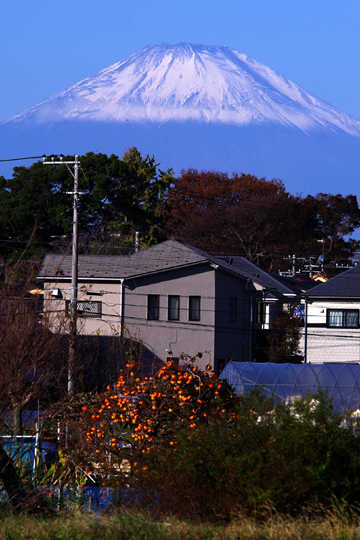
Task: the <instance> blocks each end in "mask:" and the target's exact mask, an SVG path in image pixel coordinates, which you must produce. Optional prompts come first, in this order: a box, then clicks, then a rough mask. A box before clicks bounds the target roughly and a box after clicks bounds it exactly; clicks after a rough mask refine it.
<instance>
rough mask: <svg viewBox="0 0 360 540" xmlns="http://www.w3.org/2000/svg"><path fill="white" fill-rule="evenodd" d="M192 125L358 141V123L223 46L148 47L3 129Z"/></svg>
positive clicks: (24, 114) (181, 45) (15, 119)
mask: <svg viewBox="0 0 360 540" xmlns="http://www.w3.org/2000/svg"><path fill="white" fill-rule="evenodd" d="M64 120H65V121H69V120H70V121H74V120H75V121H93V122H101V123H123V122H127V121H129V122H150V123H157V124H164V123H166V122H185V121H188V120H190V121H195V122H199V123H207V124H210V123H211V124H225V125H233V126H246V125H262V124H276V125H279V126H284V127H292V128H299V129H300V130H302V131H304V132H307V133H308V132H310V131H312V130H313V129H316V128H325V129H327V130H331V131H338V130H340V131H342V132H345V133H347V134H348V135H352V136H357V137H358V136H360V122H359V121H358V120H356V119H354V118H352V117H351V116H349V115H347V114H345V113H343V112H342V111H340V110H338V109H336V108H334V107H332V106H331V105H329V104H328V103H326V102H324V101H322V100H321V99H319V98H317V97H315V96H313V95H311V94H309V93H307V92H306V91H305V90H303V89H302V88H300V87H299V86H297V85H296V84H294V83H292V82H291V81H289V80H287V79H285V78H284V77H282V76H281V75H279V74H277V73H276V72H275V71H273V70H271V69H270V68H268V67H266V66H264V65H262V64H260V63H259V62H256V61H255V60H252V59H251V58H249V57H248V56H246V55H244V54H240V53H238V52H236V51H234V50H232V49H230V48H228V47H209V46H203V45H192V44H187V43H180V44H178V45H167V44H162V43H160V44H158V45H154V46H148V47H145V48H144V49H142V50H140V51H139V52H137V53H136V54H133V55H132V56H130V57H129V58H126V59H125V60H122V61H121V62H118V63H117V64H114V65H113V66H111V67H109V68H107V69H104V70H103V71H100V72H99V73H98V74H97V75H95V76H94V77H89V78H88V79H85V80H84V81H81V82H79V83H78V84H76V85H74V86H72V87H70V88H68V89H67V90H65V91H64V92H61V93H60V94H57V95H55V96H53V97H51V98H50V99H47V100H46V101H43V102H42V103H39V104H38V105H35V106H34V107H32V108H30V109H28V110H26V111H24V112H23V113H21V114H19V115H17V116H15V117H13V118H11V119H10V120H8V121H7V122H8V123H12V124H14V123H23V122H26V123H27V122H31V123H36V124H40V125H43V124H49V123H54V122H61V121H64Z"/></svg>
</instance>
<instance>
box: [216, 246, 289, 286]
mask: <svg viewBox="0 0 360 540" xmlns="http://www.w3.org/2000/svg"><path fill="white" fill-rule="evenodd" d="M219 259H221V260H224V261H225V260H226V261H229V263H230V264H231V266H232V267H233V268H236V270H238V271H239V272H240V273H241V275H243V276H244V277H246V278H247V279H251V281H253V282H255V283H258V284H259V285H260V286H261V287H264V288H265V289H267V290H268V291H269V292H270V293H274V294H283V295H285V296H290V295H291V296H294V295H295V294H298V293H297V292H296V293H295V291H294V290H293V289H292V288H291V287H289V286H287V285H286V284H285V283H283V282H282V281H281V280H278V279H277V276H276V277H275V276H272V275H271V274H269V273H268V272H266V271H265V270H262V269H261V268H259V266H256V264H254V263H252V262H250V261H249V260H248V259H245V257H238V256H234V257H219Z"/></svg>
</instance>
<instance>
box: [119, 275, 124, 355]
mask: <svg viewBox="0 0 360 540" xmlns="http://www.w3.org/2000/svg"><path fill="white" fill-rule="evenodd" d="M124 289H125V288H124V278H121V279H120V306H119V316H120V341H121V345H122V340H123V335H124V296H125V290H124Z"/></svg>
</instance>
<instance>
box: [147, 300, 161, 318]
mask: <svg viewBox="0 0 360 540" xmlns="http://www.w3.org/2000/svg"><path fill="white" fill-rule="evenodd" d="M159 304H160V296H159V295H158V294H148V308H147V318H148V320H150V321H158V320H159Z"/></svg>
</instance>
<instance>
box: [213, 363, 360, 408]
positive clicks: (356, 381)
mask: <svg viewBox="0 0 360 540" xmlns="http://www.w3.org/2000/svg"><path fill="white" fill-rule="evenodd" d="M220 378H221V379H226V380H227V382H228V383H229V384H231V386H232V387H233V388H234V389H235V392H236V394H237V395H238V396H240V395H244V394H247V393H248V392H249V391H250V390H253V389H254V388H255V387H262V388H263V392H264V393H265V395H266V396H269V397H271V396H273V397H274V399H275V401H277V402H279V401H281V402H285V403H290V402H291V401H292V399H293V398H296V397H300V396H303V395H306V394H314V393H316V392H318V390H319V389H321V390H322V391H324V392H327V394H328V397H329V398H330V399H331V400H332V402H333V406H334V409H335V410H337V411H339V412H344V411H345V410H347V409H351V410H356V409H359V408H360V365H357V364H271V363H270V362H268V363H265V364H260V363H259V364H258V363H255V362H229V363H228V364H227V365H226V366H225V368H224V369H223V371H222V372H221V374H220Z"/></svg>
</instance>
